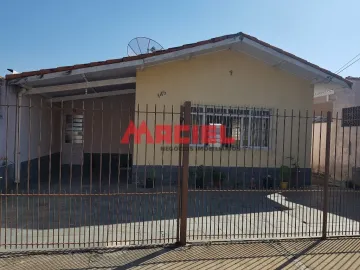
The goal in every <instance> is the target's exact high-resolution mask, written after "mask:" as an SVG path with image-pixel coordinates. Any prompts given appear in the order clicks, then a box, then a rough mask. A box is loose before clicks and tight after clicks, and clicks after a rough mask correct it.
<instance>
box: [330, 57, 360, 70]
mask: <svg viewBox="0 0 360 270" xmlns="http://www.w3.org/2000/svg"><path fill="white" fill-rule="evenodd" d="M359 55H360V53H359V54H357V55H355V56H354V57H353V58H351V60H350V61H348V62H347V63H346V64H344V65H343V66H341V68H339V69H338V70H337V71H335V74H338V73H339V72H341V70H342V69H343V68H344V67H345V66H346V65H347V64H349V63H350V62H351V61H352V60H354V59H355V58H356V57H358V56H359Z"/></svg>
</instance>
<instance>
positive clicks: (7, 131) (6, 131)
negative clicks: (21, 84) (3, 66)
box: [0, 81, 16, 162]
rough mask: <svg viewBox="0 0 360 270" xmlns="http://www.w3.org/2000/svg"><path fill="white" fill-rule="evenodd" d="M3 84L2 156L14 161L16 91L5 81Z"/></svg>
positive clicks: (0, 142) (0, 123)
mask: <svg viewBox="0 0 360 270" xmlns="http://www.w3.org/2000/svg"><path fill="white" fill-rule="evenodd" d="M1 85H2V86H1V93H0V95H1V119H0V156H1V157H6V158H7V159H8V160H9V161H10V162H14V161H15V155H14V151H15V127H16V126H15V122H16V93H15V91H14V88H13V87H10V86H6V84H5V81H2V84H1Z"/></svg>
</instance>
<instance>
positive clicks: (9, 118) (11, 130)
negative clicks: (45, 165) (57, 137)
mask: <svg viewBox="0 0 360 270" xmlns="http://www.w3.org/2000/svg"><path fill="white" fill-rule="evenodd" d="M41 100H42V98H41V97H40V96H23V100H22V108H21V125H20V130H21V131H20V161H21V162H23V161H27V160H28V159H34V158H37V157H41V156H44V155H48V154H49V148H50V135H51V132H50V131H51V111H50V110H49V109H48V106H49V104H48V103H46V102H45V101H43V102H42V104H41ZM30 104H31V107H30ZM16 106H17V89H16V88H15V87H13V86H7V87H5V85H4V84H3V87H2V89H1V115H2V118H1V119H0V156H6V157H7V158H8V160H9V161H11V162H15V160H16V158H15V144H16V120H17V117H16ZM54 114H55V116H53V122H56V120H54V119H56V112H55V113H54ZM40 125H41V128H40ZM57 151H58V149H56V148H55V147H54V148H53V149H51V152H57Z"/></svg>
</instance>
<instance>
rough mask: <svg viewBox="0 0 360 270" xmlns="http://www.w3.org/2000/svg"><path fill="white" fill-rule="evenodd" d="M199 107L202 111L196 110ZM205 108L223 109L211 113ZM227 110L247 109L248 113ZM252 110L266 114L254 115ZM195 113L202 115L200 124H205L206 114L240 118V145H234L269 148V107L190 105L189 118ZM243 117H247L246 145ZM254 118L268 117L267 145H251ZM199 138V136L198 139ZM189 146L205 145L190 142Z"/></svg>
mask: <svg viewBox="0 0 360 270" xmlns="http://www.w3.org/2000/svg"><path fill="white" fill-rule="evenodd" d="M199 108H201V111H202V112H198V111H199V110H198V109H199ZM207 108H213V109H214V110H216V109H221V110H223V112H222V113H217V112H215V113H214V112H213V113H210V112H209V113H206V109H207ZM193 109H195V111H194V112H193ZM224 110H225V111H226V112H224ZM229 110H244V111H246V110H248V111H249V114H236V113H235V114H234V113H229V112H228V111H229ZM252 111H255V112H259V113H260V114H262V112H267V115H265V116H264V115H256V114H255V115H254V114H253V113H252ZM193 115H196V116H202V117H201V119H202V120H201V125H206V116H207V115H213V116H222V117H229V118H230V119H231V120H233V119H238V118H240V119H241V123H240V145H236V147H240V148H251V149H270V141H271V140H270V134H271V128H270V127H271V109H267V108H256V107H255V108H254V107H234V106H219V105H196V104H194V105H192V106H191V119H192V116H193ZM245 118H249V124H248V131H247V132H248V136H247V137H248V138H247V139H248V143H247V145H244V144H243V143H244V137H243V136H244V132H242V131H243V130H244V129H245V127H244V119H245ZM254 118H261V119H269V120H268V134H267V135H268V139H267V146H252V139H253V138H252V120H253V119H254ZM200 139H201V138H199V140H200ZM190 146H191V147H204V146H205V145H204V144H203V143H197V144H192V143H190Z"/></svg>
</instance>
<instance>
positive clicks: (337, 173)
mask: <svg viewBox="0 0 360 270" xmlns="http://www.w3.org/2000/svg"><path fill="white" fill-rule="evenodd" d="M346 79H347V80H348V81H350V82H352V83H353V85H352V89H347V88H345V89H336V91H334V90H333V89H331V88H329V87H328V86H327V87H326V88H324V87H323V88H322V91H320V89H319V91H317V94H316V95H315V96H314V101H313V102H314V111H315V115H316V116H317V117H316V121H315V124H314V137H315V139H314V147H313V153H314V154H313V156H314V158H313V159H314V162H313V164H312V167H313V171H315V172H319V173H324V171H325V137H326V130H325V129H326V125H325V124H324V120H325V119H324V116H325V114H326V112H327V111H331V112H332V115H333V121H332V123H331V148H330V174H331V178H332V179H334V181H335V184H336V183H337V184H339V185H340V184H341V185H342V184H344V183H345V182H347V181H352V182H354V183H355V184H357V185H358V186H360V174H359V172H360V151H359V147H360V130H359V126H360V78H358V77H347V78H346ZM322 116H323V117H322ZM320 134H322V136H320ZM320 137H321V141H320Z"/></svg>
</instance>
